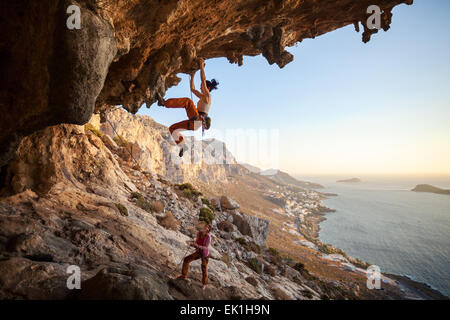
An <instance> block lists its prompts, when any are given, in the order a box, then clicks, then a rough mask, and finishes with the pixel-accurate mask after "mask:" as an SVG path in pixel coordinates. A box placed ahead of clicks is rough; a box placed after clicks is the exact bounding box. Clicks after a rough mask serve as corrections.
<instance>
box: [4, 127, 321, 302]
mask: <svg viewBox="0 0 450 320" xmlns="http://www.w3.org/2000/svg"><path fill="white" fill-rule="evenodd" d="M134 121H142V122H145V121H148V123H149V124H150V125H151V126H156V124H155V123H153V122H152V121H151V120H150V119H137V120H134ZM130 123H131V122H130ZM132 123H133V124H135V122H132ZM138 128H139V127H138ZM107 132H108V130H107V129H106V130H105V132H101V131H98V128H95V127H93V126H87V127H83V126H76V125H59V126H55V127H50V128H47V129H45V130H43V131H40V132H37V133H35V134H33V135H31V136H29V137H27V138H25V139H24V140H23V141H22V143H21V144H20V146H19V148H18V151H17V153H16V157H15V159H14V160H13V161H12V162H10V164H9V165H8V166H7V170H6V172H3V174H2V178H3V181H2V190H1V193H2V198H1V201H0V220H1V221H0V240H1V241H0V270H1V272H0V298H12V299H16V298H20V299H23V298H25V299H66V298H80V299H90V298H120V299H184V298H190V299H197V298H211V299H214V298H222V299H235V298H261V297H265V298H269V299H274V298H283V299H285V298H291V299H305V298H308V299H318V298H319V297H320V295H321V294H323V293H324V292H323V290H321V289H320V287H318V286H317V285H316V284H315V283H314V282H311V283H310V282H309V280H307V276H306V275H305V274H302V270H301V269H299V268H297V270H296V269H295V268H293V267H295V265H292V266H289V265H288V264H286V263H285V261H284V260H283V259H282V258H281V257H280V256H279V255H278V254H277V253H275V252H271V251H270V250H268V249H266V248H265V241H266V238H267V233H268V221H266V220H262V219H259V218H257V217H252V216H248V215H246V214H244V213H241V212H239V210H238V209H239V205H238V204H237V203H235V202H234V201H233V200H231V199H229V198H227V197H226V196H223V197H222V198H207V197H202V196H201V194H200V193H199V192H198V191H197V190H195V188H194V187H192V186H191V185H189V184H185V185H177V184H173V183H171V182H169V181H167V180H166V179H165V178H164V177H161V176H160V175H159V174H157V173H156V172H153V173H149V172H147V171H146V170H142V169H141V168H138V167H137V166H136V165H135V164H134V162H133V161H132V159H130V157H127V156H126V153H125V152H124V149H125V148H126V147H129V146H130V144H132V143H133V142H129V144H128V145H124V146H118V145H117V144H115V142H114V139H115V140H117V136H113V137H111V136H108V133H107ZM120 132H121V133H123V134H124V136H126V135H125V130H122V131H120ZM127 137H128V139H130V140H132V139H131V137H130V136H127ZM111 138H112V139H111ZM154 138H155V139H156V140H158V139H159V138H160V137H159V136H158V135H155V137H154ZM151 140H152V139H148V140H146V141H147V142H145V143H143V144H142V145H141V146H142V147H144V146H145V145H146V144H147V146H148V145H149V144H151V143H154V142H151ZM150 151H151V152H153V154H159V149H157V148H156V149H155V150H151V149H150V150H149V152H150ZM163 158H164V157H161V158H156V159H154V163H155V164H157V163H159V164H164V163H165V162H164V161H162V160H161V159H163ZM152 161H153V160H152ZM160 161H161V162H160ZM157 168H159V169H158V170H166V169H164V166H160V167H157ZM199 170H200V171H199V172H201V170H202V169H199ZM180 172H184V169H183V168H181V169H180ZM180 175H182V173H180ZM178 176H179V175H178V174H175V175H174V177H178ZM200 212H202V215H205V214H207V215H213V216H215V219H214V230H213V248H212V250H211V252H212V255H211V259H210V265H209V271H210V279H211V285H210V286H209V287H208V288H207V290H205V291H202V290H201V289H200V283H199V282H198V279H199V276H200V275H199V272H200V268H199V267H198V265H196V263H194V264H193V267H192V269H193V275H192V280H188V281H186V280H173V278H174V277H175V276H176V275H177V274H178V272H179V269H180V265H179V264H180V261H181V259H182V257H183V256H184V255H185V254H186V253H187V252H189V249H188V246H187V245H186V241H187V240H189V239H192V237H193V236H195V234H194V232H195V230H193V226H194V223H195V222H196V221H198V219H199V214H200ZM69 265H77V266H79V267H80V268H81V270H82V283H81V290H75V291H70V290H68V289H67V287H66V279H67V276H68V275H67V273H66V270H67V267H68V266H69ZM125 280H126V281H125Z"/></svg>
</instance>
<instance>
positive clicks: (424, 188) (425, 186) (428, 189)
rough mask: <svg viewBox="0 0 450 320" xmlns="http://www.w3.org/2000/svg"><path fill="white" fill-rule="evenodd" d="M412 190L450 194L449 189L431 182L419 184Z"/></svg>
mask: <svg viewBox="0 0 450 320" xmlns="http://www.w3.org/2000/svg"><path fill="white" fill-rule="evenodd" d="M411 191H415V192H431V193H438V194H450V190H448V189H441V188H438V187H435V186H432V185H429V184H418V185H417V186H416V187H415V188H414V189H412V190H411Z"/></svg>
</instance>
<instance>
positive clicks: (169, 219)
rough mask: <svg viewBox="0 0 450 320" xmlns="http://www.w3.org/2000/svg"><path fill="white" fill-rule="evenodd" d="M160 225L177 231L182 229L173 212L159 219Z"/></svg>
mask: <svg viewBox="0 0 450 320" xmlns="http://www.w3.org/2000/svg"><path fill="white" fill-rule="evenodd" d="M157 219H158V223H159V224H160V225H162V226H163V227H164V228H166V229H170V230H175V231H177V230H178V228H179V227H180V222H179V221H178V220H177V219H175V217H174V216H173V214H172V212H167V213H166V214H165V215H164V216H163V217H158V218H157Z"/></svg>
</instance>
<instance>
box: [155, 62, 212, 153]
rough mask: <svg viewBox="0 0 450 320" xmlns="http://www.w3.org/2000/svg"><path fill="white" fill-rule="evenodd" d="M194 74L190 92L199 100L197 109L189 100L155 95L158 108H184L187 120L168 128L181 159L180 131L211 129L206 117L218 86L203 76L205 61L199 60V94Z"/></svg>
mask: <svg viewBox="0 0 450 320" xmlns="http://www.w3.org/2000/svg"><path fill="white" fill-rule="evenodd" d="M194 76H195V72H193V73H192V74H191V83H190V86H191V92H192V93H193V94H195V95H196V96H197V97H198V98H199V99H200V100H199V101H198V103H197V107H196V106H195V104H194V101H192V100H191V99H189V98H176V99H168V100H164V99H163V98H162V97H161V95H160V94H159V93H157V94H156V99H157V100H158V105H159V106H164V107H166V108H184V109H185V110H186V114H187V117H188V119H189V120H184V121H180V122H177V123H175V124H173V125H171V126H170V127H169V131H170V134H171V135H172V137H173V138H174V140H175V142H176V144H177V145H178V146H180V147H181V148H180V153H179V156H180V157H182V156H183V153H184V151H185V150H186V146H185V143H184V138H183V136H182V135H181V134H180V131H184V130H192V131H195V130H198V129H200V128H202V130H203V131H204V130H209V128H210V127H211V118H210V117H209V116H208V113H209V108H210V107H211V94H210V93H211V91H212V90H214V89H217V85H218V84H219V83H218V82H217V81H216V80H215V79H212V80H211V81H209V80H206V76H205V61H204V60H203V59H200V78H201V81H202V84H201V92H199V91H198V90H196V89H195V84H194Z"/></svg>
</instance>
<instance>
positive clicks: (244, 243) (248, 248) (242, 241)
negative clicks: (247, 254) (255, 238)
mask: <svg viewBox="0 0 450 320" xmlns="http://www.w3.org/2000/svg"><path fill="white" fill-rule="evenodd" d="M234 240H235V241H236V242H238V243H239V244H240V245H241V246H242V247H243V248H244V249H245V250H247V251H250V247H249V245H248V243H247V240H245V239H244V238H236V239H234Z"/></svg>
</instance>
